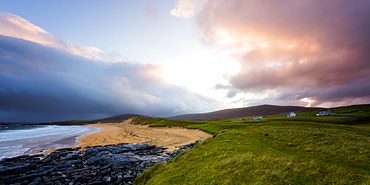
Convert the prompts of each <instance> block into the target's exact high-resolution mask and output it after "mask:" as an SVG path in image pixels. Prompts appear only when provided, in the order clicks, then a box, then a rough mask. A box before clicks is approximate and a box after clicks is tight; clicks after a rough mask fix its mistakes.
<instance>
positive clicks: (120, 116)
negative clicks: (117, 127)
mask: <svg viewBox="0 0 370 185" xmlns="http://www.w3.org/2000/svg"><path fill="white" fill-rule="evenodd" d="M134 116H140V115H138V114H121V115H118V116H112V117H109V118H103V119H98V120H96V121H121V120H126V119H129V118H131V117H134Z"/></svg>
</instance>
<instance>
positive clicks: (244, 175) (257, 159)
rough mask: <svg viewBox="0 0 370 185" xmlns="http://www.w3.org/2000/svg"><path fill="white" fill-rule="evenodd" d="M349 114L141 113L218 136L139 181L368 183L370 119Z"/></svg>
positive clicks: (150, 120) (161, 123) (152, 120)
mask: <svg viewBox="0 0 370 185" xmlns="http://www.w3.org/2000/svg"><path fill="white" fill-rule="evenodd" d="M364 107H365V108H367V107H368V106H364ZM364 107H362V108H364ZM355 108H356V107H355ZM357 108H358V107H357ZM350 109H353V107H350ZM346 111H347V110H346ZM364 112H366V111H364ZM364 112H361V113H364ZM347 113H348V112H347ZM356 113H358V111H354V112H353V114H356ZM350 116H351V117H313V116H307V113H303V114H301V115H300V116H299V117H293V118H286V117H285V116H269V117H266V118H265V119H263V120H253V119H252V118H245V119H244V120H241V121H239V120H235V119H227V120H221V121H186V120H170V119H163V118H138V119H136V120H137V121H138V122H136V123H137V124H139V122H140V121H143V120H145V121H146V122H144V123H145V124H150V126H178V125H180V126H184V127H188V128H194V129H195V128H196V129H202V130H204V131H207V132H210V133H214V137H212V138H208V139H207V140H205V141H204V142H202V143H200V144H198V145H197V146H195V147H194V148H192V149H189V150H185V151H183V152H182V153H180V154H179V155H178V156H177V157H175V158H174V159H172V160H170V161H169V162H167V163H164V162H162V163H158V164H156V165H155V166H153V167H152V168H149V169H147V170H146V171H144V172H143V174H142V175H141V176H139V177H138V178H136V180H135V184H370V130H367V129H363V128H367V127H369V128H370V120H369V119H368V118H367V117H366V116H365V117H355V116H352V115H350ZM353 125H354V126H353ZM359 126H360V127H359ZM361 126H362V127H363V128H362V127H361Z"/></svg>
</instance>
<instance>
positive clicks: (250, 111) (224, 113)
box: [169, 105, 321, 120]
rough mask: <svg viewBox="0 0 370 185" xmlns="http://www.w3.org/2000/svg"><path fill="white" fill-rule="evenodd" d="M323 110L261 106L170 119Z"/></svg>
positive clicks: (213, 118)
mask: <svg viewBox="0 0 370 185" xmlns="http://www.w3.org/2000/svg"><path fill="white" fill-rule="evenodd" d="M317 109H321V108H318V107H298V106H277V105H259V106H253V107H244V108H235V109H225V110H219V111H215V112H209V113H200V114H184V115H178V116H173V117H169V118H170V119H184V120H218V119H228V118H240V117H252V116H270V115H279V114H287V113H289V112H301V111H308V110H317Z"/></svg>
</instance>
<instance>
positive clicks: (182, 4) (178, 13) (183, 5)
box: [170, 0, 204, 18]
mask: <svg viewBox="0 0 370 185" xmlns="http://www.w3.org/2000/svg"><path fill="white" fill-rule="evenodd" d="M203 3H204V1H203V0H178V1H177V3H176V6H175V8H173V9H172V10H171V11H170V13H171V15H172V16H174V17H178V18H192V17H194V16H195V15H196V13H197V12H198V11H199V10H200V8H201V6H202V5H203Z"/></svg>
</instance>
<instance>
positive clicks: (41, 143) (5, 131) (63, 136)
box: [0, 124, 100, 159]
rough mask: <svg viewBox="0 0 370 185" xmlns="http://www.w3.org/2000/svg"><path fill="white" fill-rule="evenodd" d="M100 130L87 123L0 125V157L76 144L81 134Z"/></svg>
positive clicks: (33, 152)
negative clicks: (72, 124) (78, 124)
mask: <svg viewBox="0 0 370 185" xmlns="http://www.w3.org/2000/svg"><path fill="white" fill-rule="evenodd" d="M99 130H100V129H99V128H96V127H90V126H85V125H84V126H56V125H21V124H10V125H0V159H3V158H9V157H16V156H19V155H25V154H35V153H40V152H42V151H45V150H52V149H57V148H63V147H69V146H75V145H76V142H77V138H78V137H79V136H81V135H84V134H89V133H94V132H97V131H99Z"/></svg>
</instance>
